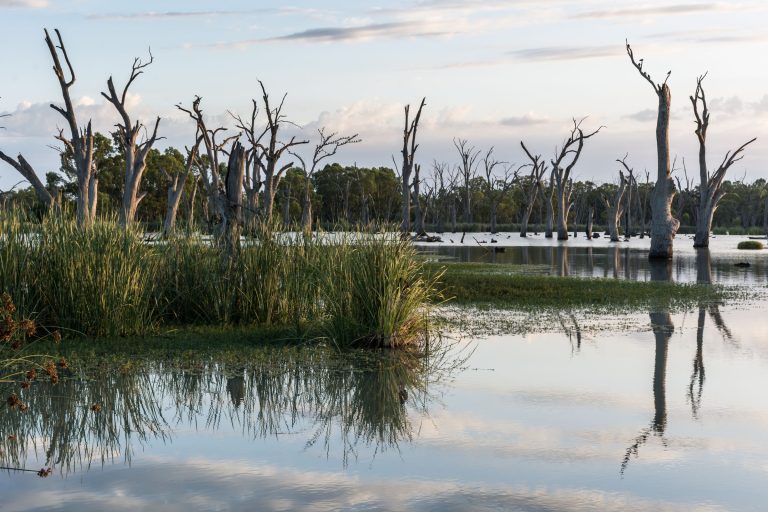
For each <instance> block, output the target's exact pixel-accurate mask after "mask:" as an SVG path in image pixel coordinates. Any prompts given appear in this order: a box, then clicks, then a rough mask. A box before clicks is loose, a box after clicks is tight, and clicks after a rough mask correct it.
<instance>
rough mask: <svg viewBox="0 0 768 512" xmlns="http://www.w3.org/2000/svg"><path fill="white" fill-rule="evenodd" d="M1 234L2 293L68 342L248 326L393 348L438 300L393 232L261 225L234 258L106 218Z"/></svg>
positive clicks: (5, 224)
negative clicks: (147, 235)
mask: <svg viewBox="0 0 768 512" xmlns="http://www.w3.org/2000/svg"><path fill="white" fill-rule="evenodd" d="M0 229H2V233H1V236H0V286H2V288H3V289H4V290H7V291H9V292H11V293H12V294H14V296H18V297H19V299H18V300H19V303H20V304H21V305H22V307H20V309H21V310H22V311H23V313H24V314H27V315H30V314H32V313H33V312H34V313H35V314H39V315H40V318H42V319H44V320H45V322H44V323H45V324H46V325H52V326H56V327H57V328H61V329H62V331H63V332H64V333H65V334H67V333H68V334H69V335H70V336H71V337H72V336H74V337H76V336H90V337H94V336H95V337H105V336H106V337H114V336H144V335H148V334H152V333H156V332H158V330H159V329H160V328H161V327H163V326H185V325H230V326H232V325H250V326H264V327H273V326H274V327H278V328H290V329H292V331H293V336H294V337H296V338H307V337H321V338H326V339H330V340H332V341H333V342H334V343H335V344H337V345H339V346H351V345H356V344H365V345H372V346H386V347H394V346H397V345H402V344H410V343H413V342H415V341H416V340H417V339H418V338H419V336H420V332H421V331H423V330H424V329H425V327H426V319H427V309H428V307H429V303H430V302H431V301H433V299H434V296H435V294H436V289H435V287H434V282H433V281H434V280H431V278H430V279H427V278H425V274H424V273H423V272H422V271H421V265H422V264H423V263H422V262H421V260H420V259H419V258H417V255H416V251H415V249H414V248H413V247H411V246H410V244H409V243H407V242H403V241H400V240H399V238H398V237H397V235H374V234H371V233H368V232H356V233H351V234H346V235H343V236H341V237H327V236H323V235H322V234H311V235H309V234H308V235H301V234H295V233H286V232H282V231H280V230H275V229H262V230H260V231H258V232H256V233H255V234H254V235H253V236H250V237H248V238H246V239H244V240H243V241H242V244H241V245H242V247H241V249H240V250H239V252H238V253H237V255H236V256H235V257H229V256H228V255H227V254H225V253H224V249H222V247H221V246H220V245H219V244H217V243H216V241H215V240H207V239H203V238H201V237H199V236H195V235H192V234H182V235H179V236H177V237H174V238H171V239H168V240H164V241H161V242H154V241H153V242H152V243H147V242H145V241H144V240H143V236H142V233H139V232H137V231H133V230H130V229H129V230H125V229H123V228H121V227H120V226H118V225H117V223H116V222H115V220H114V219H109V218H107V219H101V220H99V221H97V222H95V223H94V224H93V225H92V226H91V227H88V228H86V229H80V228H78V227H77V225H76V224H75V222H74V221H72V220H67V219H66V218H61V217H55V216H52V217H50V218H48V219H46V220H44V221H43V222H42V223H37V224H33V223H29V222H26V220H25V219H24V218H23V217H22V216H20V215H16V214H12V215H5V216H4V217H3V218H2V219H0ZM3 289H0V292H2V291H3ZM319 333H320V334H319Z"/></svg>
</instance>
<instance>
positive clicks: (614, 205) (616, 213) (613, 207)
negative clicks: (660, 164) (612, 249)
mask: <svg viewBox="0 0 768 512" xmlns="http://www.w3.org/2000/svg"><path fill="white" fill-rule="evenodd" d="M618 161H619V162H622V161H621V160H618ZM622 163H623V162H622ZM625 165H626V164H625ZM626 189H627V179H626V178H625V177H624V173H623V172H621V171H619V186H618V188H617V189H616V194H614V196H613V201H609V200H608V198H607V197H605V196H601V198H602V200H603V203H604V204H605V208H606V210H607V212H606V220H607V222H608V234H609V235H610V236H611V242H618V241H619V220H620V219H621V214H622V213H623V210H624V201H623V200H622V198H623V197H624V192H625V191H626Z"/></svg>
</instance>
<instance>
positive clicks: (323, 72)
mask: <svg viewBox="0 0 768 512" xmlns="http://www.w3.org/2000/svg"><path fill="white" fill-rule="evenodd" d="M0 18H1V19H2V20H3V30H2V31H0V62H2V63H3V66H2V71H1V72H0V114H11V116H10V117H6V118H3V119H0V126H4V129H2V130H0V149H2V150H3V151H4V152H6V153H8V154H11V155H16V154H18V153H19V152H22V153H23V154H24V155H25V157H26V158H27V159H28V160H29V161H30V163H32V165H33V166H34V167H35V168H36V169H37V171H38V173H40V174H43V173H44V172H46V171H50V170H55V169H56V168H57V167H58V157H57V152H56V150H55V149H54V148H52V147H51V146H55V145H56V144H55V143H56V141H55V140H54V138H53V136H54V135H55V134H56V133H57V127H63V126H64V123H63V119H62V118H61V117H60V116H59V115H58V114H57V113H56V112H55V111H53V110H52V109H51V108H50V107H49V104H50V103H51V102H54V103H60V102H61V93H60V90H59V88H58V82H57V81H56V79H55V77H54V75H53V72H52V70H51V58H50V55H49V54H48V50H47V48H46V46H45V43H44V40H43V29H44V28H48V29H52V28H58V29H59V30H60V31H61V33H62V36H63V39H64V42H65V44H66V47H67V49H68V52H69V55H70V58H71V60H72V64H73V66H74V69H75V72H76V74H77V82H76V83H75V85H74V86H73V89H72V94H73V97H74V99H75V101H76V103H77V108H78V116H79V118H80V120H81V122H85V120H86V119H88V118H91V119H93V122H94V125H95V127H96V128H97V129H99V130H101V131H107V130H111V129H113V128H112V127H113V125H114V124H115V123H116V122H117V114H116V112H115V110H114V108H113V107H112V106H111V105H110V104H109V103H107V102H106V100H104V99H103V98H102V97H101V95H100V93H101V92H102V91H105V90H106V81H107V79H108V78H109V77H110V76H114V80H115V82H116V85H117V87H118V88H120V87H122V84H124V82H125V80H126V79H127V78H128V76H129V73H130V66H131V63H132V62H133V59H134V58H135V57H141V58H143V59H145V60H146V58H147V56H148V51H149V49H151V53H152V56H153V57H154V62H153V64H152V65H151V66H150V67H148V68H147V69H146V70H145V71H146V72H145V74H143V75H142V76H141V77H139V78H138V79H137V80H136V81H135V82H134V83H133V85H132V87H131V90H130V97H129V110H130V113H131V114H132V115H133V116H134V118H137V119H141V120H142V121H144V122H145V123H150V122H151V121H152V120H153V119H154V118H155V117H156V116H160V117H161V118H162V121H161V123H160V129H159V135H161V136H163V137H165V139H163V140H162V141H160V142H158V145H157V147H159V148H162V147H163V146H167V145H173V146H176V147H182V146H184V145H189V144H190V143H191V142H193V140H192V138H193V136H194V126H193V124H192V122H191V121H190V120H189V119H188V118H186V117H185V115H184V114H183V113H181V112H180V111H178V110H177V109H176V108H175V105H177V104H179V103H181V104H183V105H185V106H189V105H190V104H191V102H192V99H193V98H194V96H195V95H200V96H201V97H202V98H203V100H202V107H203V110H204V112H205V113H206V115H207V116H208V117H209V121H208V122H209V124H211V125H213V124H219V125H224V126H229V127H230V130H231V131H232V130H233V129H234V126H233V124H234V123H233V122H232V118H231V116H230V115H229V114H228V112H232V113H236V114H239V115H243V116H247V115H249V113H250V106H251V99H252V98H257V97H258V96H259V89H258V80H262V81H263V82H264V84H265V86H266V87H267V90H268V92H269V93H270V95H271V97H272V98H274V100H277V99H278V98H280V97H282V95H283V94H287V97H286V100H285V108H284V112H285V113H286V114H287V115H288V118H289V119H290V120H291V121H292V122H294V123H296V125H297V126H298V127H300V128H294V129H293V131H294V132H298V131H301V132H302V133H301V134H299V135H303V136H305V137H306V138H309V139H310V140H312V141H314V140H316V130H317V128H319V127H323V126H324V127H327V129H329V130H331V131H338V132H339V133H341V134H353V133H358V134H359V135H360V137H361V138H362V142H361V143H360V144H357V145H355V146H348V147H345V148H343V149H342V150H341V151H340V153H339V154H338V155H337V156H338V158H337V160H338V161H340V162H341V163H344V164H352V163H357V164H358V165H361V166H373V165H376V166H378V165H389V166H391V165H392V155H397V154H398V152H399V150H400V146H401V144H402V124H403V107H404V105H406V104H409V103H410V104H413V105H414V108H416V105H417V104H418V103H419V102H420V100H421V98H422V97H426V99H427V105H426V107H425V109H424V113H423V116H422V122H421V125H420V127H419V133H418V138H419V143H420V146H419V149H418V151H417V154H416V160H417V162H420V163H421V164H422V165H423V167H424V168H425V169H429V168H430V167H431V164H432V162H433V160H438V161H445V162H448V163H449V164H451V165H455V164H456V163H458V155H457V153H456V150H455V148H454V146H453V139H454V138H463V139H467V140H468V141H469V142H470V144H472V145H474V146H476V147H477V148H478V149H481V150H483V151H485V150H487V149H489V148H490V147H492V146H493V147H494V148H495V155H497V157H498V158H500V159H501V160H504V161H505V162H508V163H509V164H510V165H512V164H518V165H520V164H523V163H525V162H526V157H525V155H524V153H523V152H522V150H521V148H520V141H521V140H524V141H525V142H526V145H527V146H528V147H529V148H530V149H531V150H532V151H534V152H536V153H542V154H543V155H544V156H545V157H546V158H548V159H551V158H552V157H553V155H554V152H555V149H556V147H557V146H558V145H560V144H562V142H563V140H564V138H565V137H566V136H567V135H568V133H569V130H570V125H571V123H572V119H573V118H577V119H581V118H585V117H586V119H585V120H584V122H583V126H584V127H585V129H595V128H597V127H599V126H604V128H602V129H601V131H600V133H599V134H598V135H596V136H595V137H593V138H591V139H589V141H588V142H587V143H586V145H585V149H584V153H583V155H582V158H581V160H580V161H579V164H578V165H577V167H576V168H575V169H574V173H575V177H576V178H577V179H581V180H586V179H590V180H594V181H598V182H604V181H616V180H617V176H618V174H617V171H618V169H619V164H618V163H617V162H616V159H617V158H622V157H624V156H625V155H626V154H628V157H627V162H628V163H629V164H630V165H631V166H632V167H633V168H635V169H636V170H637V171H638V172H640V173H642V171H643V170H644V169H648V170H650V171H651V173H652V175H653V174H654V173H655V162H656V156H655V151H656V148H655V122H656V107H657V98H656V95H655V93H654V91H653V89H652V88H651V86H650V84H648V82H646V81H645V80H644V79H643V78H642V77H640V75H639V74H638V72H637V70H636V69H634V68H633V67H632V65H631V63H630V61H629V58H628V57H627V54H626V50H625V40H629V42H630V43H631V44H632V47H633V49H634V52H635V55H636V57H637V58H643V59H644V70H646V71H648V72H649V73H650V74H651V76H652V77H653V79H654V80H656V81H663V80H664V78H665V77H666V74H667V72H668V71H671V72H672V73H671V75H670V77H669V81H668V83H669V85H670V87H671V91H672V122H671V130H670V139H671V151H672V155H673V156H677V157H678V159H677V167H678V168H679V170H678V171H677V172H678V174H679V175H680V176H681V177H682V176H683V170H682V169H683V165H682V163H683V160H685V164H686V168H687V172H688V175H689V176H690V177H691V179H695V178H696V177H697V176H698V165H697V150H698V147H697V141H696V138H695V135H694V134H693V130H694V125H693V112H692V107H691V104H690V100H689V96H690V95H691V94H693V92H694V90H695V86H696V78H697V76H699V75H701V74H703V73H705V72H706V73H708V75H707V78H706V80H705V82H704V85H705V89H706V92H707V97H708V99H709V106H710V111H711V114H712V118H711V122H710V129H709V134H708V151H709V162H710V167H713V166H716V165H717V164H719V162H720V161H721V160H722V156H723V155H724V153H725V152H726V151H728V150H729V149H732V148H734V147H738V146H739V145H740V144H741V143H743V142H745V141H746V140H748V139H750V138H752V137H757V138H758V140H757V142H756V143H755V144H753V145H751V146H750V147H749V148H748V150H747V152H746V156H745V158H744V159H743V160H741V161H740V162H738V163H737V164H735V165H734V167H733V168H732V170H731V172H730V176H731V178H732V179H745V180H746V181H748V182H750V181H753V180H754V179H756V178H760V177H762V178H768V166H767V165H765V163H766V162H767V161H768V68H767V67H766V66H765V65H764V61H765V58H764V56H765V54H766V51H767V50H768V34H766V33H765V30H764V27H765V26H766V24H768V2H765V1H763V0H743V1H736V0H733V1H731V0H728V1H719V2H717V1H712V2H701V1H688V0H671V1H657V0H649V1H645V2H633V1H621V2H617V1H606V0H580V1H578V2H574V1H560V0H536V1H529V0H482V1H480V0H463V1H459V0H394V1H389V2H384V1H382V0H379V1H377V2H369V1H365V0H356V1H352V0H331V1H327V2H323V3H322V5H320V2H316V1H314V2H311V1H308V0H306V1H301V0H299V1H294V2H290V3H280V2H265V1H259V0H256V1H245V0H242V1H218V2H211V1H207V2H203V1H194V0H186V1H183V2H182V1H176V0H166V1H155V2H149V1H144V0H135V1H132V2H113V1H104V0H101V1H95V0H0ZM274 100H273V101H274ZM303 150H304V152H305V153H309V152H310V151H311V147H310V146H307V147H305V148H303ZM20 179H21V178H20V176H18V175H17V174H16V173H15V171H14V170H13V169H12V168H10V167H9V166H7V165H5V164H4V163H2V162H0V189H7V188H9V187H10V186H12V185H13V184H14V183H16V182H17V181H19V180H20Z"/></svg>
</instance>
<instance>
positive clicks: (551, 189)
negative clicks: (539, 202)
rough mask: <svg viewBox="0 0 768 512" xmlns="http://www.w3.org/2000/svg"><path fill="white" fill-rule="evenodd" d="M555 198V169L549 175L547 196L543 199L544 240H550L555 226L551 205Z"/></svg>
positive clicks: (553, 210) (553, 211)
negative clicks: (544, 212) (544, 213)
mask: <svg viewBox="0 0 768 512" xmlns="http://www.w3.org/2000/svg"><path fill="white" fill-rule="evenodd" d="M554 197H555V169H554V168H552V171H550V173H549V184H548V185H547V194H546V196H545V197H544V206H545V208H546V216H547V218H546V219H545V222H546V227H545V228H544V238H552V231H553V229H554V226H555V209H554V206H553V205H552V199H553V198H554Z"/></svg>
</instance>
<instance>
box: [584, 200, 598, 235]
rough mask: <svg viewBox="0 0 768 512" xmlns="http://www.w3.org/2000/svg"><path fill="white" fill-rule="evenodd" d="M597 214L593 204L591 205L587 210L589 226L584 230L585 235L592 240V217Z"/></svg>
mask: <svg viewBox="0 0 768 512" xmlns="http://www.w3.org/2000/svg"><path fill="white" fill-rule="evenodd" d="M594 216H595V208H594V207H593V206H590V207H589V210H587V227H586V230H585V231H584V234H585V236H586V237H587V240H592V218H593V217H594Z"/></svg>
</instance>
